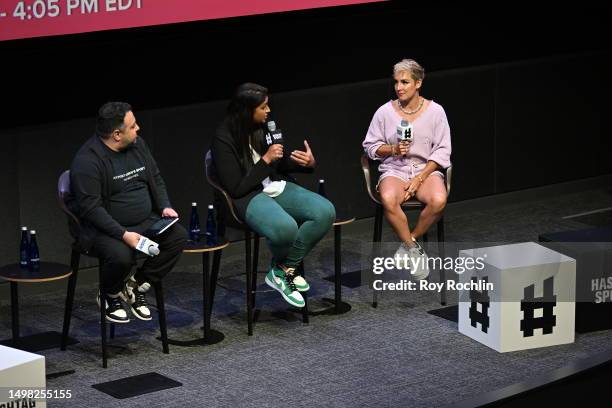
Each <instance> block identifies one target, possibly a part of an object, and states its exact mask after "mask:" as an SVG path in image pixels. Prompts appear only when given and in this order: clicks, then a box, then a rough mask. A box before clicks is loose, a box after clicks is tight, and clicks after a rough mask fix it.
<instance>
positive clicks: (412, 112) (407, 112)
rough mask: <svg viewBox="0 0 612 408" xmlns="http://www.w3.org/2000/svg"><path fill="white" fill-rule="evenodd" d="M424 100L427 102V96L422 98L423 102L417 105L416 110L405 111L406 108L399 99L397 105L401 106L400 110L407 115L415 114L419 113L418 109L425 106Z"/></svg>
mask: <svg viewBox="0 0 612 408" xmlns="http://www.w3.org/2000/svg"><path fill="white" fill-rule="evenodd" d="M423 102H425V98H421V102H419V106H417V108H416V109H415V110H412V111H405V110H404V108H402V104H401V103H400V101H399V99H398V100H397V107H398V108H399V110H401V111H402V112H404V113H405V114H406V115H414V114H415V113H417V112H418V111H420V110H421V108H422V107H423Z"/></svg>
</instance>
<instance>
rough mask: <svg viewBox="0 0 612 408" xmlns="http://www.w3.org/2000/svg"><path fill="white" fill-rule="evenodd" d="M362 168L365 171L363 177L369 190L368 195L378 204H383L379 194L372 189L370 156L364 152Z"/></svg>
mask: <svg viewBox="0 0 612 408" xmlns="http://www.w3.org/2000/svg"><path fill="white" fill-rule="evenodd" d="M361 170H362V171H363V177H364V179H365V184H366V189H367V190H368V195H369V196H370V198H371V199H372V201H374V202H375V203H376V204H381V202H380V200H379V199H378V197H377V196H378V194H374V192H373V190H372V174H371V171H370V158H369V157H368V156H367V155H366V154H365V153H364V154H363V155H362V156H361Z"/></svg>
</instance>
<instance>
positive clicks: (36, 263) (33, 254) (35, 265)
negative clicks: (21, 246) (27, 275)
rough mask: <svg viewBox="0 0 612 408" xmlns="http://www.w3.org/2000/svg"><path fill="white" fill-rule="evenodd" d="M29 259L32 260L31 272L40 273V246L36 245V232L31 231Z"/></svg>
mask: <svg viewBox="0 0 612 408" xmlns="http://www.w3.org/2000/svg"><path fill="white" fill-rule="evenodd" d="M28 252H29V258H30V264H29V267H30V270H31V271H38V270H39V269H40V255H39V253H38V244H37V243H36V231H35V230H31V231H30V248H29V251H28Z"/></svg>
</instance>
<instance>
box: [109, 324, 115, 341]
mask: <svg viewBox="0 0 612 408" xmlns="http://www.w3.org/2000/svg"><path fill="white" fill-rule="evenodd" d="M108 337H110V338H111V339H114V338H115V323H112V322H111V324H110V334H109V335H108Z"/></svg>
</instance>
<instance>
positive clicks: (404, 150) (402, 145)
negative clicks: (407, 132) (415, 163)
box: [399, 141, 410, 156]
mask: <svg viewBox="0 0 612 408" xmlns="http://www.w3.org/2000/svg"><path fill="white" fill-rule="evenodd" d="M409 151H410V142H408V141H401V142H399V152H400V156H405V155H407V154H408V152H409Z"/></svg>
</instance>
